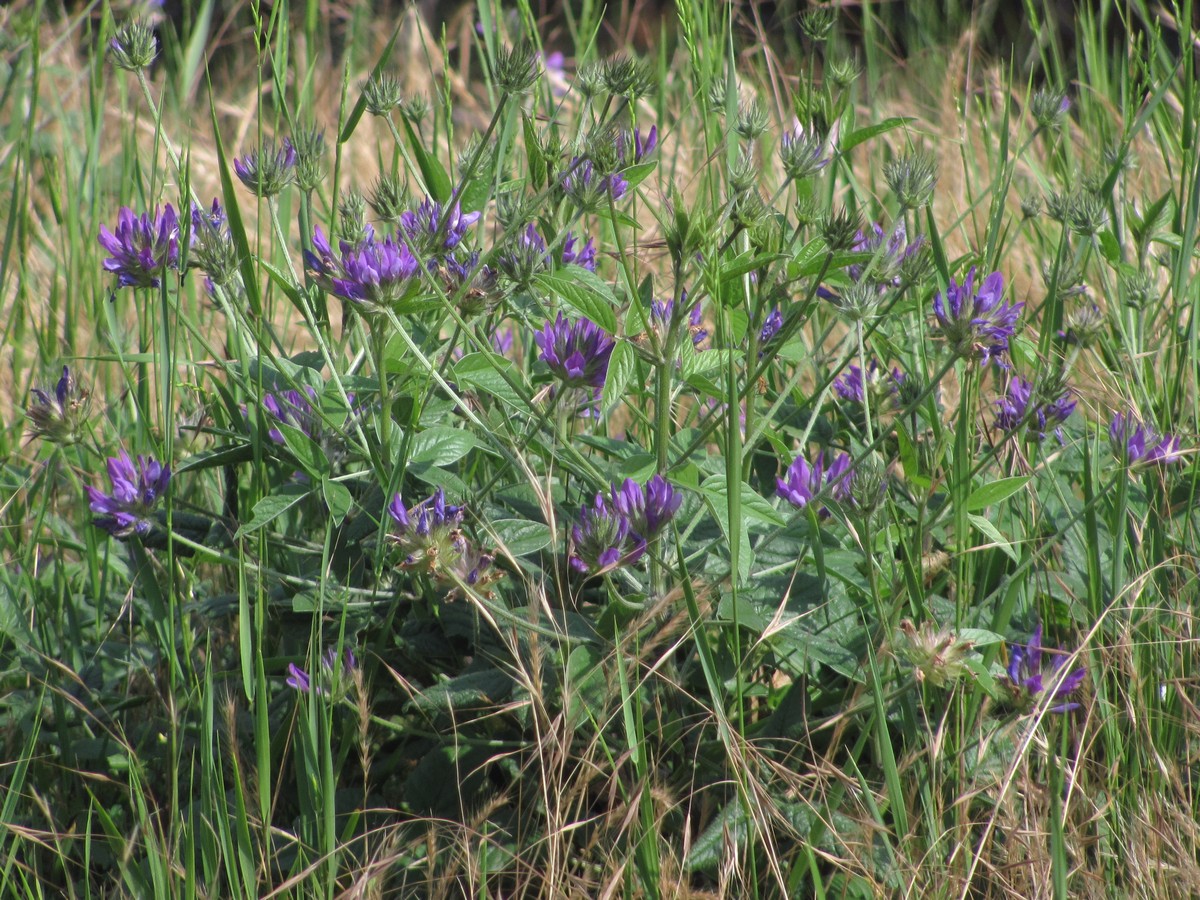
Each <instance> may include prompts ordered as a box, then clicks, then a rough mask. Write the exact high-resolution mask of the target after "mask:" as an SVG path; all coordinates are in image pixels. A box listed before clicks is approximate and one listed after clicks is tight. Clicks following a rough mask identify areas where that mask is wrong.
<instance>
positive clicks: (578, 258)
mask: <svg viewBox="0 0 1200 900" xmlns="http://www.w3.org/2000/svg"><path fill="white" fill-rule="evenodd" d="M530 227H531V228H532V227H533V226H532V225H531V226H530ZM575 241H576V238H575V235H574V234H572V233H571V232H569V231H568V232H567V236H566V239H565V240H563V246H562V256H561V259H562V264H563V265H564V266H569V265H576V266H582V267H583V268H585V269H587V270H588V271H589V272H595V271H596V242H595V240H594V239H593V238H588V239H587V243H586V244H584V245H583V246H582V247H580V248H579V249H578V250H576V249H575Z"/></svg>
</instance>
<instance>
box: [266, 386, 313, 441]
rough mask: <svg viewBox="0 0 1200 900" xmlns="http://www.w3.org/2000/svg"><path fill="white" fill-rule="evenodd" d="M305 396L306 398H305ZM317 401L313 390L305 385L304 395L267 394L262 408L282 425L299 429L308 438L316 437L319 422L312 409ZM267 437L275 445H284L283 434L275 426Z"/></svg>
mask: <svg viewBox="0 0 1200 900" xmlns="http://www.w3.org/2000/svg"><path fill="white" fill-rule="evenodd" d="M305 394H307V395H308V396H305ZM316 399H317V391H316V389H315V388H313V387H311V386H309V385H305V387H304V394H302V393H300V392H299V391H282V392H280V393H278V394H267V395H266V396H265V397H263V401H262V404H263V407H264V408H265V409H266V411H267V412H269V413H270V414H271V416H272V417H273V418H274V419H275V420H276V421H277V422H280V423H282V424H284V425H291V426H292V427H294V428H299V429H300V430H301V431H303V432H304V433H305V434H307V435H308V436H309V437H316V436H317V433H318V431H319V430H320V426H321V420H320V417H319V416H318V415H317V411H316V410H315V409H314V408H313V402H314V401H315V400H316ZM267 437H269V438H270V439H271V440H273V441H274V442H275V443H277V444H282V443H285V441H284V439H283V432H281V431H280V430H279V428H278V427H277V426H272V427H271V429H270V431H268V432H267Z"/></svg>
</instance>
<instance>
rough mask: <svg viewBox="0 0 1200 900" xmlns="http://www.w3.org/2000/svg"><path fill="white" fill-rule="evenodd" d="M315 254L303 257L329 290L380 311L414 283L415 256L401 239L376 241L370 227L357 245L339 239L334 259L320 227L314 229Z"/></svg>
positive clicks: (314, 275) (369, 308)
mask: <svg viewBox="0 0 1200 900" xmlns="http://www.w3.org/2000/svg"><path fill="white" fill-rule="evenodd" d="M313 248H314V249H315V250H316V252H315V253H312V252H308V251H305V255H304V259H305V263H306V265H307V267H308V270H309V272H310V273H312V275H313V277H314V278H315V279H316V280H317V281H318V282H319V283H320V284H321V285H322V286H323V287H325V289H326V290H328V291H329V292H330V293H332V294H334V295H335V296H338V297H341V298H342V299H343V300H351V301H353V302H355V303H360V304H362V305H363V306H364V307H366V308H367V309H368V310H379V309H383V308H386V307H389V306H392V305H394V304H395V303H397V302H398V301H400V300H402V299H404V298H405V297H406V296H407V295H408V294H409V292H410V291H411V290H412V289H413V287H414V286H415V285H416V284H417V280H416V276H417V273H418V272H419V270H420V266H419V264H418V263H417V258H416V257H415V256H413V255H412V252H411V251H410V250H409V249H408V245H406V244H405V243H404V242H403V241H398V240H396V239H395V238H392V237H387V238H384V239H383V240H382V241H380V240H377V239H376V237H375V233H374V231H373V230H371V229H369V228H368V230H367V235H366V238H365V239H364V240H363V241H362V242H361V243H359V244H351V243H349V242H347V241H341V242H339V249H340V250H341V258H340V259H339V258H337V257H336V256H335V255H334V253H333V250H332V248H330V246H329V241H328V239H327V238H326V237H325V233H324V232H323V231H321V228H320V226H317V228H316V229H315V230H314V232H313Z"/></svg>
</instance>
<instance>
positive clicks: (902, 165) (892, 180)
mask: <svg viewBox="0 0 1200 900" xmlns="http://www.w3.org/2000/svg"><path fill="white" fill-rule="evenodd" d="M883 177H884V178H885V179H886V180H887V183H888V187H890V188H891V189H892V193H893V194H894V195H895V197H896V200H897V201H898V202H899V203H900V206H901V207H902V208H903V209H920V208H922V207H925V206H928V205H929V204H930V203H931V202H932V201H933V189H934V186H935V185H936V184H937V164H936V163H935V162H934V160H933V157H932V156H930V155H929V154H928V153H913V154H910V155H908V156H902V157H900V158H899V159H893V160H889V161H888V162H886V163H884V165H883Z"/></svg>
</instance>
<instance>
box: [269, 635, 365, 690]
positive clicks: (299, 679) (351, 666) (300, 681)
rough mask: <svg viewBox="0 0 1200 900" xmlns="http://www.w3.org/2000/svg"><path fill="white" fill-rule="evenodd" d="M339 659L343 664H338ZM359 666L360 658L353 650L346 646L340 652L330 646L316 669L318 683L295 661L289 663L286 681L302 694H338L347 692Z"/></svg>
mask: <svg viewBox="0 0 1200 900" xmlns="http://www.w3.org/2000/svg"><path fill="white" fill-rule="evenodd" d="M339 661H340V662H341V665H338V663H339ZM357 668H358V660H357V659H355V657H354V651H353V650H351V649H350V648H349V647H346V648H345V650H344V651H343V652H342V653H340V654H339V653H338V651H337V648H335V647H329V648H328V649H327V650H326V651H325V653H324V654H323V655H322V656H321V668H320V669H318V670H317V671H316V679H317V684H316V685H314V684H313V676H310V675H309V674H308V672H306V671H304V669H302V668H300V667H299V666H298V665H296V664H295V663H288V667H287V671H288V675H287V678H286V679H284V683H285V684H287V686H288V687H290V688H293V689H294V690H297V691H300V692H301V693H302V694H307V693H310V692H311V693H315V694H316V695H318V696H322V697H328V696H333V695H338V694H342V693H344V692H345V690H346V687H347V686H348V683H349V682H350V681H352V680H353V676H354V670H355V669H357Z"/></svg>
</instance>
